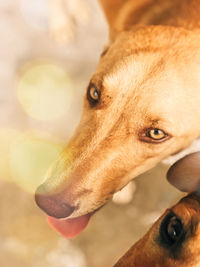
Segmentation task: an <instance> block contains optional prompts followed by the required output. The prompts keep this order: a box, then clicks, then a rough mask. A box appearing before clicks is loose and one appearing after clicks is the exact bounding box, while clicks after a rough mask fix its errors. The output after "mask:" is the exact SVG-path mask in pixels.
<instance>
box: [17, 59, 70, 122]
mask: <svg viewBox="0 0 200 267" xmlns="http://www.w3.org/2000/svg"><path fill="white" fill-rule="evenodd" d="M17 97H18V100H19V102H20V104H21V106H22V108H23V109H24V111H25V112H26V113H27V114H28V115H29V116H31V117H33V118H35V119H38V120H42V121H51V120H55V119H58V118H60V117H62V116H63V115H65V114H66V113H67V111H68V109H69V107H70V104H71V100H72V84H71V81H70V78H69V77H68V75H67V74H66V72H65V70H64V69H63V68H62V67H61V66H59V65H56V64H52V63H45V62H35V63H33V64H30V65H29V66H27V67H26V68H25V70H24V71H23V72H22V74H21V75H20V77H19V82H18V86H17Z"/></svg>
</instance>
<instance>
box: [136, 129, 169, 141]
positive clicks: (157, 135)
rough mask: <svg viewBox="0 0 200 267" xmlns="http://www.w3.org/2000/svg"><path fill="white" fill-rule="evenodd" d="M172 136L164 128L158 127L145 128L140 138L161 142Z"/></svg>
mask: <svg viewBox="0 0 200 267" xmlns="http://www.w3.org/2000/svg"><path fill="white" fill-rule="evenodd" d="M169 137H170V136H169V135H168V134H167V133H165V132H164V131H163V130H161V129H158V128H148V129H145V130H143V132H142V133H141V134H140V136H139V138H140V140H141V141H144V142H147V143H161V142H163V141H165V140H166V139H168V138H169Z"/></svg>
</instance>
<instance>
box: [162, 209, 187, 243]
mask: <svg viewBox="0 0 200 267" xmlns="http://www.w3.org/2000/svg"><path fill="white" fill-rule="evenodd" d="M183 233H184V231H183V224H182V222H181V220H180V219H179V218H178V217H177V216H176V215H175V214H173V213H172V214H168V215H167V216H166V217H165V218H164V220H163V221H162V223H161V226H160V239H161V243H162V244H163V245H164V246H167V247H172V246H173V245H175V244H177V243H178V242H181V241H182V240H181V237H183Z"/></svg>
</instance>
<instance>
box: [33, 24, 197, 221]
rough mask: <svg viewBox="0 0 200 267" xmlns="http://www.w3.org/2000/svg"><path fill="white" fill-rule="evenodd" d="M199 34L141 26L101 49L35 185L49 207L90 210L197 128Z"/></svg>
mask: <svg viewBox="0 0 200 267" xmlns="http://www.w3.org/2000/svg"><path fill="white" fill-rule="evenodd" d="M194 40H196V39H195V36H194V34H192V33H188V32H187V31H185V30H181V29H179V30H178V29H177V30H176V29H173V28H171V27H169V28H168V27H162V26H155V27H141V28H138V29H137V28H136V29H131V30H128V31H124V32H122V33H120V34H119V35H118V36H117V37H116V39H115V40H114V41H113V43H112V44H111V45H110V46H109V47H108V48H107V49H106V50H105V51H104V52H103V54H102V56H101V59H100V63H99V66H98V67H97V70H96V72H95V74H94V75H93V76H92V78H91V81H90V83H89V86H88V88H87V90H86V93H85V98H84V108H83V114H82V118H81V121H80V124H79V126H78V128H77V130H76V132H75V133H74V135H73V137H72V138H71V140H70V142H69V143H68V145H67V147H66V149H65V151H64V152H63V153H62V154H61V155H60V157H59V159H58V160H57V161H56V162H55V164H54V165H53V166H52V168H51V169H50V170H49V172H48V174H47V177H46V181H45V182H44V184H43V185H41V186H40V187H39V189H38V190H37V193H36V202H37V203H38V205H39V206H40V207H41V208H42V209H43V210H44V211H45V212H46V213H47V214H48V215H50V216H52V217H56V218H66V217H69V216H70V217H71V218H75V217H79V216H82V215H85V214H91V213H92V212H93V211H95V210H96V209H98V208H99V207H101V206H102V205H104V204H105V203H106V202H107V201H108V199H110V198H111V197H112V195H113V194H114V193H115V192H116V191H118V190H120V189H121V188H122V187H123V186H125V185H126V184H127V183H128V182H129V181H130V180H131V179H132V178H134V177H136V176H137V175H139V174H141V173H143V172H145V171H146V170H148V169H150V168H152V167H153V166H155V165H156V164H157V163H158V162H159V161H161V160H162V159H163V158H165V157H167V156H169V155H171V154H173V153H176V152H177V151H179V150H181V149H183V148H185V147H186V146H187V145H189V144H190V143H191V142H192V141H193V140H194V139H195V138H196V137H197V136H198V134H199V131H200V125H199V124H198V119H199V117H200V109H199V103H200V93H199V92H200V88H199V87H200V84H198V83H197V79H198V78H197V77H199V75H197V69H196V68H197V63H196V61H197V56H196V54H195V51H197V47H198V46H197V44H196V43H194ZM198 44H199V43H198ZM197 92H198V93H197ZM87 217H89V215H87Z"/></svg>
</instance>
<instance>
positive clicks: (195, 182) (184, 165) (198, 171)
mask: <svg viewBox="0 0 200 267" xmlns="http://www.w3.org/2000/svg"><path fill="white" fill-rule="evenodd" d="M167 180H168V181H169V182H170V183H171V184H172V185H174V186H175V187H176V188H178V189H179V190H181V191H183V192H193V191H195V190H198V189H200V152H195V153H192V154H189V155H187V156H185V157H184V158H182V159H180V160H178V161H177V162H176V163H174V164H173V165H172V166H171V167H170V169H169V170H168V172H167Z"/></svg>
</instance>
